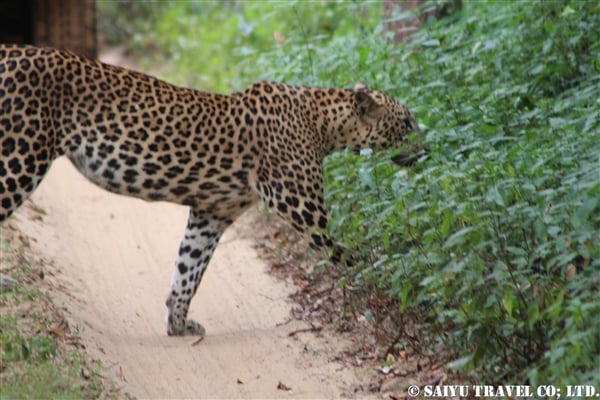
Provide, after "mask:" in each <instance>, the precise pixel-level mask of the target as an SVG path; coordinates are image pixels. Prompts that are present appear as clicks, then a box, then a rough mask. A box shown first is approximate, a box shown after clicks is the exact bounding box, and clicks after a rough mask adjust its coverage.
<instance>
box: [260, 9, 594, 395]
mask: <svg viewBox="0 0 600 400" xmlns="http://www.w3.org/2000/svg"><path fill="white" fill-rule="evenodd" d="M599 11H600V8H599V6H598V4H596V3H593V2H576V1H555V2H539V3H520V4H519V5H512V4H510V3H508V2H488V3H483V2H469V3H466V4H465V9H464V10H463V12H462V13H463V15H462V16H461V17H460V18H455V19H453V20H450V21H443V20H442V21H439V22H436V23H434V24H431V25H428V26H425V27H422V29H421V31H420V32H419V33H418V34H417V35H415V36H414V37H413V38H412V40H411V41H410V42H409V43H406V44H394V43H391V42H389V41H386V40H384V39H382V38H381V35H380V30H375V31H374V32H373V34H371V35H366V36H362V37H358V36H355V37H342V38H337V39H336V38H334V39H333V40H331V41H330V42H329V43H322V44H321V45H320V46H319V47H318V48H317V47H310V48H304V49H303V47H302V45H301V44H297V45H294V44H291V45H290V46H288V47H287V48H281V49H279V50H278V52H275V53H274V54H271V55H263V58H262V60H260V61H259V64H261V65H263V67H262V68H263V69H264V70H266V71H271V74H272V77H273V78H275V79H281V80H287V81H300V82H302V81H305V80H307V79H306V77H305V76H304V75H303V72H304V73H305V72H306V71H310V72H311V73H312V74H313V76H312V77H311V78H310V79H309V81H311V82H313V81H314V82H316V83H318V84H322V85H336V86H339V85H346V86H349V85H350V84H351V83H352V82H353V81H356V80H362V81H365V82H369V83H372V84H373V85H376V86H377V88H378V89H382V90H386V91H388V92H390V93H392V94H395V95H397V96H398V97H400V98H403V100H404V101H405V102H406V103H407V104H408V105H409V106H410V107H411V108H413V109H414V111H415V112H416V114H417V118H418V119H419V120H420V124H421V126H422V127H423V128H424V132H425V138H424V140H425V142H427V144H428V145H429V147H430V154H429V156H428V157H427V158H426V159H424V160H422V161H421V162H420V163H418V164H417V165H416V167H415V168H414V169H412V170H409V171H399V170H398V169H396V168H395V167H393V166H392V165H391V164H390V162H389V159H388V157H387V155H384V156H383V157H382V156H371V157H360V156H355V155H351V154H347V153H346V154H340V155H336V156H333V157H331V158H330V159H329V161H328V163H327V164H326V171H325V172H326V182H327V188H326V189H327V201H328V203H329V207H330V209H331V210H332V211H331V213H332V223H331V225H330V230H331V234H332V235H333V236H334V237H336V238H337V239H339V240H341V241H342V242H343V243H344V245H345V246H346V247H347V248H349V249H352V250H351V251H353V252H354V253H356V254H358V255H359V256H360V257H361V259H362V260H364V262H363V263H362V264H361V265H359V266H358V267H357V268H354V269H352V270H350V271H347V274H346V275H345V276H343V277H342V278H341V279H340V283H341V284H343V285H347V286H348V287H351V288H352V292H354V293H356V294H358V296H357V298H365V297H368V296H367V294H368V293H373V291H375V292H377V293H379V294H380V295H382V296H387V297H390V298H391V299H393V300H394V301H393V302H392V303H391V304H393V306H392V308H391V309H386V310H384V313H382V314H383V315H382V316H381V318H384V317H385V316H386V314H385V313H389V312H391V313H395V314H397V316H398V317H401V316H410V317H411V319H412V322H413V324H416V326H418V334H419V336H420V338H421V340H420V344H421V346H423V347H424V348H423V349H421V351H428V352H429V353H430V354H432V353H434V352H436V351H438V350H439V349H440V348H443V349H446V350H448V351H449V353H444V354H450V356H451V357H453V360H454V362H453V363H451V364H450V365H451V366H452V367H453V368H455V369H457V370H458V371H460V372H462V373H465V372H467V371H471V373H473V374H475V376H477V377H478V379H479V381H486V382H492V381H494V382H497V383H507V382H515V383H519V382H520V383H523V382H525V381H527V382H530V383H532V384H541V383H544V382H553V383H556V384H563V385H564V384H577V383H579V382H594V383H595V384H596V385H598V384H599V383H600V378H599V377H598V374H597V367H598V364H599V354H600V338H599V332H600V299H599V296H598V277H599V273H598V272H599V271H600V173H599V172H598V171H600V132H599V125H600V120H599V117H600V103H599V102H598V98H600V35H599V30H598V26H600V18H599V15H600V12H599ZM302 52H304V53H305V56H304V57H298V56H297V54H298V53H302ZM309 52H310V57H309V56H308V54H309ZM294 55H295V56H294ZM309 61H310V62H309ZM397 329H399V330H401V329H402V327H397ZM409 336H410V335H405V336H404V337H402V336H401V337H400V339H399V343H398V345H399V346H402V345H403V343H402V342H403V341H409V340H411V339H410V337H409ZM411 345H413V346H414V345H415V343H414V340H413V342H411Z"/></svg>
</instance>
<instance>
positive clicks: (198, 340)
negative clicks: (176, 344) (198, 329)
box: [190, 336, 204, 346]
mask: <svg viewBox="0 0 600 400" xmlns="http://www.w3.org/2000/svg"><path fill="white" fill-rule="evenodd" d="M203 340H204V336H200V337H199V338H198V339H196V340H194V341H193V342H192V343H190V346H195V345H197V344H198V343H200V342H201V341H203Z"/></svg>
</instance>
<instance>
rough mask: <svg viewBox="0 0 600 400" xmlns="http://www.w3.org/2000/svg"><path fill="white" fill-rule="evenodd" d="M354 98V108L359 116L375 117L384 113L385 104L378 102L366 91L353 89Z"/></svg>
mask: <svg viewBox="0 0 600 400" xmlns="http://www.w3.org/2000/svg"><path fill="white" fill-rule="evenodd" d="M367 90H368V89H367ZM354 100H355V101H356V110H357V111H358V115H359V116H360V117H361V118H365V119H367V120H368V119H377V118H379V117H382V116H383V115H384V114H385V106H384V105H383V104H379V103H378V102H377V101H376V100H375V99H374V98H373V96H372V95H371V93H368V92H367V91H363V90H356V89H355V90H354Z"/></svg>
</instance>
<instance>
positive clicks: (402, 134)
mask: <svg viewBox="0 0 600 400" xmlns="http://www.w3.org/2000/svg"><path fill="white" fill-rule="evenodd" d="M353 97H354V102H355V107H356V113H357V115H358V119H359V121H358V129H359V136H360V141H359V142H357V143H356V145H355V146H354V147H353V148H354V150H356V151H359V150H361V149H364V148H370V149H372V150H373V151H377V150H381V149H393V148H397V147H399V146H401V145H403V144H405V143H406V142H407V139H408V136H409V134H410V133H412V132H418V131H419V126H418V125H417V121H416V119H415V116H414V114H413V113H412V112H411V111H410V110H409V109H408V108H407V107H406V106H404V105H403V104H402V103H400V102H399V101H398V100H396V99H395V98H393V97H391V96H389V95H387V94H385V93H383V92H380V91H376V90H371V89H370V88H368V87H367V86H365V85H363V84H357V85H356V87H355V88H354V90H353ZM424 151H426V149H425V148H424V147H423V146H410V150H407V151H405V152H403V153H401V154H400V155H398V156H395V157H394V158H393V159H392V161H394V162H395V163H396V164H399V165H411V164H413V163H414V162H415V161H416V160H417V159H418V157H419V156H420V155H421V154H422V153H423V152H424Z"/></svg>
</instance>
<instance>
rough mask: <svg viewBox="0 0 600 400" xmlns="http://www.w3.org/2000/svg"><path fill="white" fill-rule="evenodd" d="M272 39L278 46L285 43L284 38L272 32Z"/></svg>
mask: <svg viewBox="0 0 600 400" xmlns="http://www.w3.org/2000/svg"><path fill="white" fill-rule="evenodd" d="M273 39H275V41H276V42H277V43H279V44H283V43H285V36H283V35H282V34H281V33H279V32H273Z"/></svg>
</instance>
